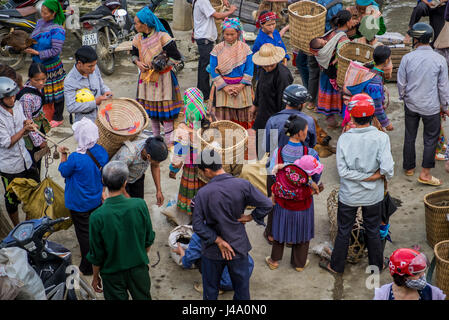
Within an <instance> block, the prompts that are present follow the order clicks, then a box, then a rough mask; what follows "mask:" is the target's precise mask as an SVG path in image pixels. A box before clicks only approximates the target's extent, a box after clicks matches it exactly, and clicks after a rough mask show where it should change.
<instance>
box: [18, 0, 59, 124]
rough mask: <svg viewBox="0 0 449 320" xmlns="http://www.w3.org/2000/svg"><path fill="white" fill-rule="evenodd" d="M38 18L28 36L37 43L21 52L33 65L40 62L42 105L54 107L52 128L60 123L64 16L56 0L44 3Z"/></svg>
mask: <svg viewBox="0 0 449 320" xmlns="http://www.w3.org/2000/svg"><path fill="white" fill-rule="evenodd" d="M41 15H42V19H40V20H39V21H38V22H37V24H36V28H35V29H34V31H33V33H32V34H31V37H32V38H33V39H34V40H36V41H37V43H36V44H34V45H33V46H32V47H31V48H28V49H26V50H25V52H27V53H29V54H31V55H32V56H33V62H35V63H42V64H43V65H44V66H45V69H46V73H47V82H46V83H45V86H44V104H50V105H53V107H54V114H53V119H52V120H51V122H50V125H51V126H52V127H57V126H59V125H61V124H62V123H63V119H64V118H63V112H64V79H65V75H66V73H65V71H64V66H63V65H62V61H61V58H60V54H61V52H62V47H63V45H64V41H65V30H64V27H63V24H64V21H65V16H64V11H63V10H62V7H61V4H60V3H59V2H58V0H46V1H45V2H44V3H43V5H42V9H41Z"/></svg>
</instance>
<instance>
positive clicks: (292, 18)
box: [288, 0, 327, 54]
mask: <svg viewBox="0 0 449 320" xmlns="http://www.w3.org/2000/svg"><path fill="white" fill-rule="evenodd" d="M326 14H327V10H326V8H325V7H324V6H322V5H320V4H318V3H316V2H312V1H308V0H303V1H299V2H296V3H293V4H291V5H289V6H288V15H289V22H290V44H291V45H292V46H293V47H294V48H297V49H299V50H301V51H303V52H304V53H306V54H309V43H310V40H312V39H313V38H316V37H321V36H322V35H323V34H324V31H325V27H326Z"/></svg>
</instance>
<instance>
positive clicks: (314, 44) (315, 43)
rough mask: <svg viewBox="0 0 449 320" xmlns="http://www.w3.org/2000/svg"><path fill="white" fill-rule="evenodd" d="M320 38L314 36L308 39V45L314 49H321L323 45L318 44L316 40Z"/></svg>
mask: <svg viewBox="0 0 449 320" xmlns="http://www.w3.org/2000/svg"><path fill="white" fill-rule="evenodd" d="M320 39H321V38H320V37H316V38H313V39H312V40H310V43H309V47H310V48H312V49H315V50H318V49H322V48H323V47H322V46H320V44H319V43H318V40H320Z"/></svg>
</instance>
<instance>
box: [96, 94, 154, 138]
mask: <svg viewBox="0 0 449 320" xmlns="http://www.w3.org/2000/svg"><path fill="white" fill-rule="evenodd" d="M144 112H145V110H143V108H142V107H141V105H140V104H139V103H138V102H137V101H135V100H132V99H128V98H116V99H108V100H104V101H103V102H102V103H101V104H100V106H99V108H98V120H99V122H100V124H101V125H102V126H103V128H105V129H106V130H108V131H110V132H112V133H114V134H117V135H121V136H133V135H136V134H138V133H139V132H141V131H142V130H143V129H144V128H145V127H146V126H147V124H148V121H147V119H146V117H145V114H144Z"/></svg>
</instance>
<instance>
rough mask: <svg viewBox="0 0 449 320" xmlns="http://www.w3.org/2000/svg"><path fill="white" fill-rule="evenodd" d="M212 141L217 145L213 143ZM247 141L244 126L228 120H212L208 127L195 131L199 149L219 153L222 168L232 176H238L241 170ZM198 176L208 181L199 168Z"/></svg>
mask: <svg viewBox="0 0 449 320" xmlns="http://www.w3.org/2000/svg"><path fill="white" fill-rule="evenodd" d="M214 141H215V142H216V143H218V144H219V146H216V145H213V143H214ZM247 142H248V132H247V131H246V130H245V128H243V127H242V126H241V125H239V124H237V123H235V122H232V121H228V120H220V121H216V122H212V123H211V124H210V127H209V128H208V129H205V130H204V129H203V130H198V131H197V143H198V146H199V147H200V148H201V149H200V150H201V151H202V150H205V149H213V150H214V151H215V152H217V153H218V154H220V156H221V161H222V165H223V169H224V170H225V171H226V172H227V173H230V174H232V175H233V176H239V175H240V173H241V172H242V168H243V162H244V156H245V151H246V149H247V148H248V144H247ZM200 150H199V151H198V154H199V152H200ZM198 177H199V178H200V179H201V180H202V181H204V182H206V183H207V182H208V181H209V179H207V178H206V177H205V176H204V175H203V174H202V172H201V170H198Z"/></svg>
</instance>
